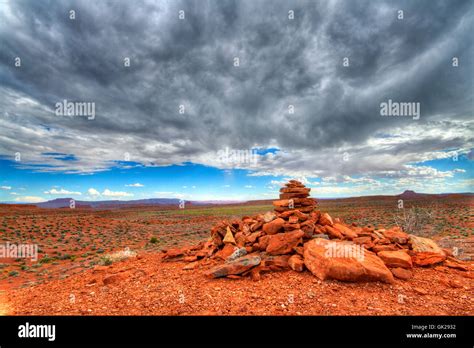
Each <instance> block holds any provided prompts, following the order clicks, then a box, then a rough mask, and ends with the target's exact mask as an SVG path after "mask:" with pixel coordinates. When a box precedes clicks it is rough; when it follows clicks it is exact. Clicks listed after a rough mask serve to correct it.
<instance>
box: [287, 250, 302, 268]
mask: <svg viewBox="0 0 474 348" xmlns="http://www.w3.org/2000/svg"><path fill="white" fill-rule="evenodd" d="M288 265H289V266H290V268H291V269H292V270H293V271H296V272H303V269H304V261H303V258H302V257H301V256H300V255H297V254H295V255H292V256H291V257H290V258H289V259H288Z"/></svg>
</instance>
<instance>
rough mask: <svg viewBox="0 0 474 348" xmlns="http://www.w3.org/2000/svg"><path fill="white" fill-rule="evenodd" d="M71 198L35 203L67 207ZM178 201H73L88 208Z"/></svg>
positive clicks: (47, 206)
mask: <svg viewBox="0 0 474 348" xmlns="http://www.w3.org/2000/svg"><path fill="white" fill-rule="evenodd" d="M71 200H72V198H56V199H53V200H51V201H47V202H43V203H36V204H35V205H36V206H37V207H40V208H69V205H70V202H71ZM179 202H180V200H179V199H177V198H150V199H137V200H132V201H119V200H110V201H78V200H76V201H75V205H76V208H79V207H90V208H108V207H119V206H130V205H178V204H179Z"/></svg>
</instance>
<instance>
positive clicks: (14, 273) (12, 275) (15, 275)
mask: <svg viewBox="0 0 474 348" xmlns="http://www.w3.org/2000/svg"><path fill="white" fill-rule="evenodd" d="M19 274H20V272H18V271H10V273H8V276H10V277H17V276H18V275H19Z"/></svg>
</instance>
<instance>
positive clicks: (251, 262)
mask: <svg viewBox="0 0 474 348" xmlns="http://www.w3.org/2000/svg"><path fill="white" fill-rule="evenodd" d="M260 261H261V258H260V256H257V255H246V256H243V257H241V258H238V259H237V260H235V261H232V262H229V263H225V264H222V265H218V266H216V267H213V268H211V269H210V270H208V271H206V272H205V273H204V275H205V276H207V277H210V278H220V277H226V276H229V275H232V274H234V275H235V274H241V273H244V272H245V271H248V270H249V269H251V268H253V267H255V266H258V265H259V264H260Z"/></svg>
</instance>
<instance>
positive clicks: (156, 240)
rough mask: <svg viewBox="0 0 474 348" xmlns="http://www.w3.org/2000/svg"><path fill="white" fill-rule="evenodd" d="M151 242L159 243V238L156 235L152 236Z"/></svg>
mask: <svg viewBox="0 0 474 348" xmlns="http://www.w3.org/2000/svg"><path fill="white" fill-rule="evenodd" d="M150 243H152V244H156V243H158V238H156V237H151V238H150Z"/></svg>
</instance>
